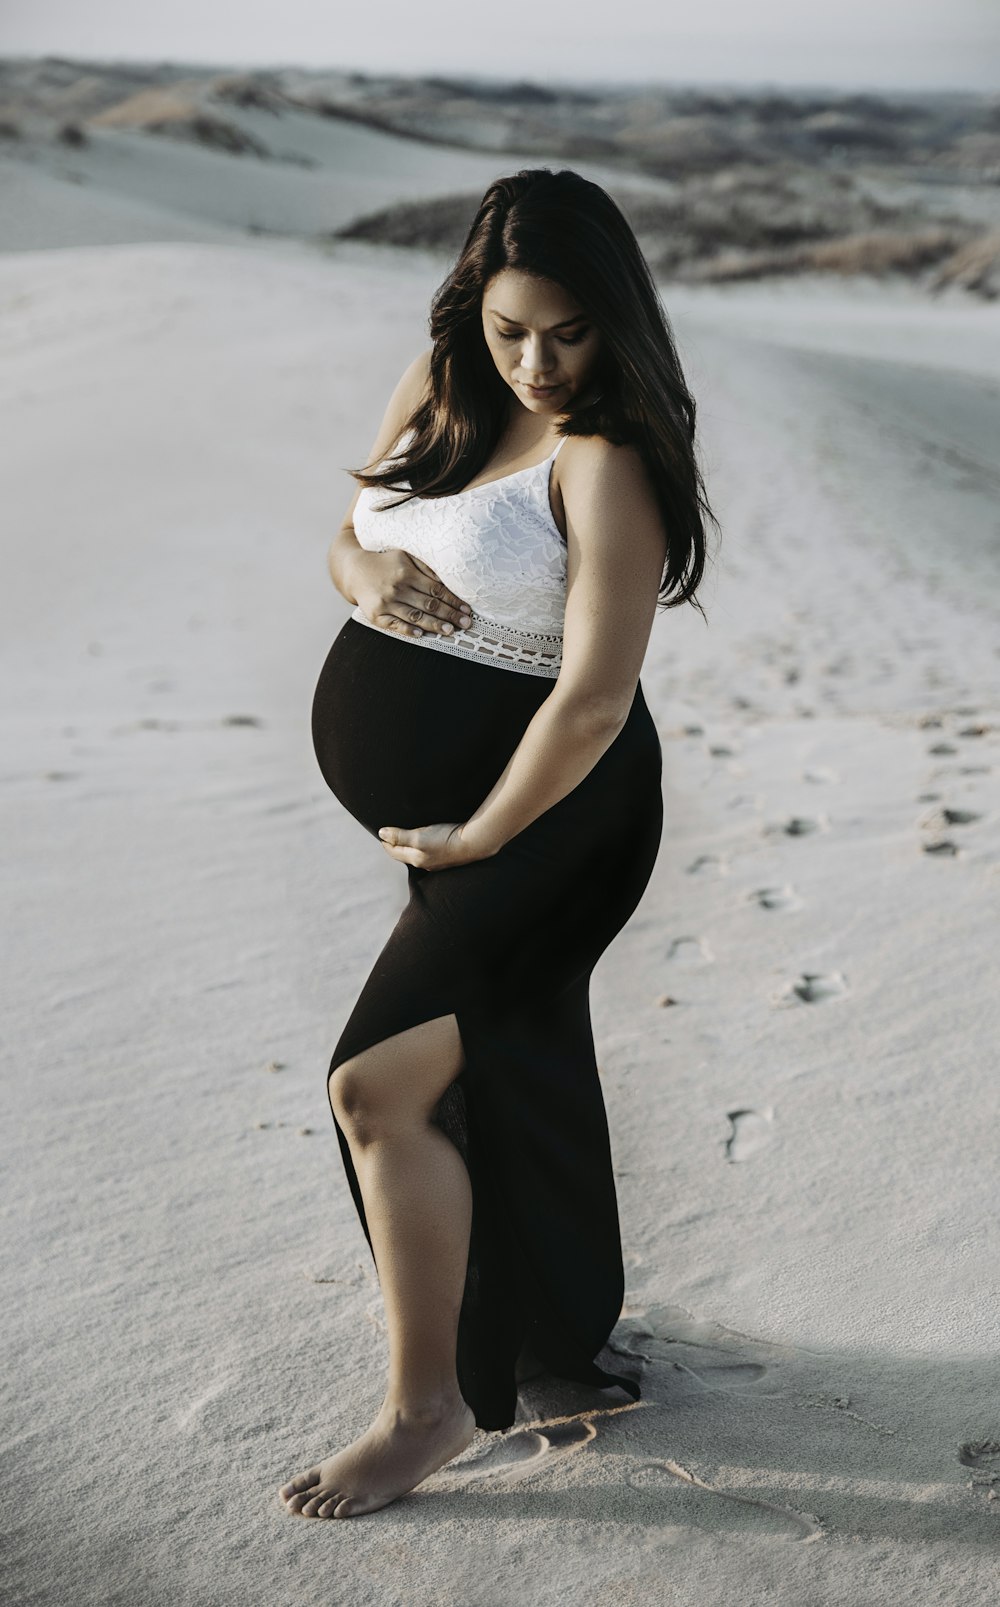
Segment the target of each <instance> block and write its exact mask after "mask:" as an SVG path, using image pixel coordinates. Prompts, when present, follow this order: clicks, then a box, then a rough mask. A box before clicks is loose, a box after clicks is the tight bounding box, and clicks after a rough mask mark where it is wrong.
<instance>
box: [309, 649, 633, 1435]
mask: <svg viewBox="0 0 1000 1607" xmlns="http://www.w3.org/2000/svg"><path fill="white" fill-rule="evenodd" d="M554 685H555V682H554V681H553V680H551V679H548V678H546V677H543V676H537V675H530V674H526V673H523V672H521V671H516V670H510V669H504V668H501V667H500V666H498V665H496V664H491V663H488V662H485V661H484V662H482V663H480V662H478V661H477V660H475V659H470V658H465V657H462V656H460V655H458V654H453V653H451V652H449V651H448V650H447V649H441V648H427V647H421V646H420V645H419V644H418V643H415V642H412V641H407V640H405V639H403V638H401V637H399V636H395V635H393V634H392V633H391V632H387V631H380V630H375V629H373V628H372V627H370V626H368V625H363V624H361V623H359V622H358V621H357V620H353V619H348V620H347V621H346V622H345V624H344V625H343V627H342V629H341V630H340V632H339V634H338V635H337V637H336V639H335V641H334V643H333V646H332V647H331V649H330V651H329V653H328V655H327V658H326V661H325V662H324V664H323V668H322V670H321V672H320V677H319V681H318V683H317V686H316V690H315V694H314V698H313V706H312V736H313V744H314V747H315V751H316V757H317V760H318V762H319V767H320V770H321V772H322V774H323V777H324V779H325V780H326V782H327V784H328V786H329V787H330V789H331V790H332V792H333V793H334V795H335V796H336V797H337V799H338V800H339V801H340V803H341V804H343V806H344V808H345V809H347V810H348V811H349V812H350V813H351V814H352V815H353V816H354V818H355V819H356V820H357V821H358V822H359V823H360V824H361V825H362V826H363V827H364V828H365V830H366V831H368V832H370V833H371V834H372V836H373V837H374V838H375V840H376V842H378V836H377V834H378V829H379V827H380V826H387V825H391V826H403V827H407V828H410V827H415V826H426V825H434V824H436V823H437V822H440V821H464V820H466V819H468V817H469V815H471V814H472V813H473V812H474V811H475V810H476V809H477V808H478V807H479V805H480V804H481V803H482V802H483V800H484V798H485V797H486V796H487V794H488V793H489V792H490V791H491V790H492V788H493V786H494V785H495V783H496V781H497V780H498V778H499V776H500V775H501V773H502V772H503V770H504V769H505V768H506V765H507V762H508V760H509V759H510V757H511V754H512V753H513V752H514V749H515V748H516V747H517V745H518V743H519V742H520V740H521V737H522V735H523V733H524V731H525V728H526V727H527V725H528V723H529V721H530V720H531V718H532V716H533V715H534V713H535V711H536V709H538V708H539V706H540V705H541V704H542V703H543V702H544V701H545V699H546V698H547V697H548V696H549V694H550V693H551V691H552V689H553V687H554ZM661 764H662V754H661V749H660V742H659V738H658V735H657V731H656V727H655V725H654V723H653V719H652V716H651V715H650V712H649V709H648V708H647V706H646V700H645V698H644V696H643V692H642V686H641V682H640V684H639V685H638V686H637V687H636V692H635V696H634V699H633V702H632V707H631V710H630V712H629V716H628V719H627V721H626V723H625V725H624V727H623V728H622V730H621V731H620V732H619V734H618V736H617V737H616V738H615V740H614V741H613V742H612V743H611V745H610V747H609V748H608V749H607V751H606V752H605V753H604V754H603V755H602V757H601V758H600V759H599V760H598V762H597V764H596V765H595V766H594V768H593V769H592V770H591V771H590V772H589V774H588V775H587V776H585V777H584V779H583V780H582V781H581V782H580V783H579V785H578V786H576V787H575V788H574V789H573V790H572V792H570V793H568V794H567V795H566V797H565V798H562V799H561V800H560V801H559V802H558V803H557V804H555V805H553V806H552V807H551V808H550V809H547V810H546V811H545V812H544V813H543V814H542V815H540V816H539V817H538V818H537V819H536V820H534V821H532V822H531V824H530V825H528V826H527V827H526V828H525V829H524V830H523V831H521V832H519V833H518V834H517V836H515V837H513V838H511V839H510V841H509V842H507V843H506V844H505V845H504V847H503V848H502V849H501V850H500V851H499V852H498V853H497V854H495V855H493V856H492V857H491V858H489V859H484V860H477V861H474V862H473V863H471V864H467V865H454V866H449V867H448V868H446V869H443V870H437V871H429V870H423V869H421V868H419V867H417V866H412V865H407V866H406V867H405V868H406V872H407V877H408V882H409V898H408V902H407V904H406V906H405V908H404V909H403V912H402V914H401V915H400V917H399V919H398V920H397V922H396V925H395V926H394V928H393V930H392V931H391V932H390V934H389V937H388V939H387V941H386V943H385V946H384V947H383V949H382V950H381V952H380V954H379V955H378V958H377V959H376V961H375V964H374V966H373V967H372V969H371V971H370V973H369V975H368V978H367V980H366V982H365V984H364V986H363V988H362V990H361V993H360V995H359V996H358V999H357V1002H356V1004H355V1006H354V1009H353V1011H352V1012H351V1015H350V1017H349V1019H348V1021H347V1024H346V1026H345V1027H344V1030H343V1032H342V1033H341V1036H340V1039H339V1041H338V1043H337V1045H336V1048H335V1049H334V1052H333V1058H332V1060H331V1062H330V1068H329V1072H330V1074H332V1073H333V1072H334V1071H335V1070H336V1068H337V1067H338V1066H339V1065H341V1064H342V1063H343V1062H344V1061H346V1060H348V1059H350V1058H351V1057H352V1056H354V1055H358V1054H361V1053H363V1052H364V1051H365V1050H366V1049H369V1048H371V1047H372V1045H373V1044H376V1043H378V1042H380V1041H381V1040H382V1039H384V1038H388V1037H392V1036H394V1035H395V1034H396V1033H399V1032H403V1031H405V1030H406V1029H407V1028H409V1027H414V1026H417V1025H419V1024H421V1023H422V1022H425V1021H430V1020H434V1019H435V1018H436V1017H438V1016H442V1015H449V1014H454V1016H455V1017H456V1020H457V1023H458V1030H459V1034H460V1037H461V1042H462V1050H463V1069H462V1071H461V1073H460V1074H459V1075H458V1077H457V1078H456V1079H455V1080H454V1081H453V1082H452V1083H451V1085H450V1087H449V1088H448V1089H446V1091H445V1093H444V1095H443V1096H442V1098H441V1099H440V1100H439V1102H438V1104H437V1105H436V1106H435V1109H434V1112H433V1116H432V1120H433V1121H434V1123H435V1125H436V1126H438V1127H439V1128H440V1129H441V1130H442V1131H443V1132H444V1133H445V1134H446V1135H447V1136H448V1137H449V1138H450V1139H451V1140H452V1142H453V1143H454V1144H455V1146H456V1147H457V1149H458V1150H459V1152H460V1154H461V1155H462V1157H463V1159H464V1161H465V1164H466V1166H467V1168H468V1171H469V1177H470V1182H471V1187H472V1231H471V1239H470V1246H469V1261H468V1269H467V1274H466V1280H465V1288H464V1293H463V1297H462V1306H461V1311H460V1315H459V1325H458V1345H457V1356H456V1368H457V1374H458V1382H459V1387H460V1389H461V1392H462V1395H463V1397H464V1398H465V1400H466V1401H467V1402H468V1404H469V1405H470V1406H471V1408H472V1410H473V1412H474V1413H475V1418H476V1423H477V1426H478V1427H479V1428H482V1429H505V1428H508V1427H510V1425H511V1424H512V1423H513V1422H514V1418H515V1412H516V1406H517V1385H516V1382H515V1364H516V1361H517V1357H518V1354H519V1351H520V1350H521V1348H522V1346H524V1347H526V1348H527V1349H528V1350H529V1351H531V1352H532V1353H533V1354H534V1355H535V1356H536V1357H538V1359H539V1361H541V1362H542V1363H543V1365H544V1366H545V1368H546V1370H547V1371H549V1372H551V1373H553V1374H556V1375H558V1376H560V1377H563V1378H568V1379H574V1380H578V1381H580V1382H582V1383H587V1384H594V1385H597V1386H598V1387H600V1388H607V1387H609V1386H612V1385H618V1386H620V1387H621V1388H623V1389H624V1390H626V1391H627V1392H628V1394H629V1395H631V1396H632V1398H633V1399H638V1398H639V1394H640V1391H639V1386H638V1384H637V1383H636V1382H635V1380H634V1379H632V1378H630V1377H628V1376H626V1375H622V1374H618V1373H611V1372H607V1371H605V1370H604V1369H602V1368H601V1367H599V1366H598V1365H597V1363H596V1361H595V1357H596V1356H597V1353H598V1352H599V1351H600V1350H601V1349H602V1348H603V1346H604V1345H605V1343H606V1342H607V1340H608V1338H609V1336H610V1334H611V1331H612V1329H613V1328H614V1326H615V1323H616V1322H617V1321H618V1318H619V1316H620V1315H621V1308H622V1300H623V1297H624V1272H623V1266H622V1250H621V1238H620V1230H619V1220H618V1207H617V1199H616V1194H615V1184H614V1174H613V1170H612V1164H611V1149H610V1142H609V1134H608V1125H607V1115H606V1111H605V1106H604V1100H603V1095H602V1091H601V1084H600V1078H599V1074H598V1070H597V1062H596V1059H595V1051H594V1038H593V1032H592V1028H591V1020H590V1002H589V985H590V976H591V972H592V971H593V968H594V966H595V964H596V962H597V960H598V959H599V957H600V955H601V954H602V953H603V951H604V950H605V949H606V948H607V946H608V944H609V943H610V942H611V940H612V938H614V936H615V935H616V933H618V932H619V931H620V930H621V928H622V927H623V926H624V925H625V923H626V921H627V920H628V918H629V916H630V915H631V913H632V911H633V910H634V909H635V907H636V905H637V904H638V902H639V900H640V898H641V896H642V894H643V891H644V889H645V887H646V885H647V883H648V881H649V877H650V875H651V873H652V870H653V865H654V862H655V860H656V855H657V850H658V848H659V843H660V834H661V830H662V824H663V802H662V792H661V786H660V778H661ZM378 852H379V853H384V850H383V849H382V847H381V845H379V847H378ZM328 1087H329V1084H328ZM331 1111H332V1106H331ZM334 1123H335V1126H336V1129H337V1136H338V1139H339V1142H340V1150H341V1155H342V1157H343V1163H344V1167H345V1170H346V1173H347V1179H348V1183H349V1185H350V1189H351V1193H352V1195H353V1198H354V1203H355V1206H356V1208H357V1211H358V1215H359V1217H360V1220H361V1226H362V1228H363V1230H364V1233H365V1237H366V1238H367V1240H368V1245H369V1249H371V1248H372V1243H371V1234H370V1233H369V1230H368V1224H367V1220H366V1217H365V1208H364V1202H363V1199H362V1196H361V1190H360V1187H359V1183H358V1177H357V1173H356V1171H355V1168H354V1164H353V1161H352V1158H351V1152H350V1149H349V1147H348V1143H347V1139H346V1136H345V1134H344V1131H343V1129H342V1128H341V1126H340V1124H339V1122H337V1119H336V1116H335V1115H334ZM373 1259H374V1252H373ZM376 1275H377V1267H376Z"/></svg>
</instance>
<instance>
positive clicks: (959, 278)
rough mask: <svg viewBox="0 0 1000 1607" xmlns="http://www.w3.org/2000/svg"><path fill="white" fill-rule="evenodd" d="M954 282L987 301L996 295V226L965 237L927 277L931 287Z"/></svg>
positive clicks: (999, 253) (999, 291)
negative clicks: (972, 238) (935, 270)
mask: <svg viewBox="0 0 1000 1607" xmlns="http://www.w3.org/2000/svg"><path fill="white" fill-rule="evenodd" d="M946 285H957V286H959V288H960V289H962V290H972V291H975V293H976V294H977V295H979V296H983V297H984V298H985V299H986V300H987V301H994V300H996V298H997V296H1000V229H994V230H992V231H991V232H990V233H989V234H981V235H979V236H978V237H977V238H976V239H975V240H967V241H966V242H965V244H964V245H962V246H959V248H958V250H957V251H955V252H954V253H953V254H952V255H951V256H950V257H948V258H947V260H946V261H945V262H942V264H941V266H940V267H939V269H938V271H937V273H936V274H935V275H934V277H933V279H932V280H931V289H932V290H943V289H944V288H945V286H946Z"/></svg>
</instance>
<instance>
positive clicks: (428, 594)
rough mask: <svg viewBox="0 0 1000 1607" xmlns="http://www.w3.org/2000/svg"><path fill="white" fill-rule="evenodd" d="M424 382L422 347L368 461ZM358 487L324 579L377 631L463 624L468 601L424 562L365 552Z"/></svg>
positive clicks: (400, 553) (393, 437) (379, 452)
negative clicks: (357, 524) (357, 527)
mask: <svg viewBox="0 0 1000 1607" xmlns="http://www.w3.org/2000/svg"><path fill="white" fill-rule="evenodd" d="M429 382H430V351H429V350H428V351H426V352H422V353H421V355H420V356H419V357H417V358H415V360H414V361H413V362H412V363H411V364H410V366H409V368H408V369H407V370H406V372H405V373H404V374H403V376H402V378H401V379H400V381H399V384H398V385H397V386H396V389H395V390H394V391H393V393H392V396H391V397H390V398H389V405H388V407H387V408H386V410H385V416H384V418H383V420H382V423H381V425H380V427H379V432H378V434H377V436H376V437H375V441H374V443H373V445H372V449H371V452H370V454H369V456H368V460H367V461H368V462H369V463H380V462H381V461H382V459H383V458H384V457H386V456H387V455H388V453H389V451H390V450H391V448H392V447H393V446H395V444H396V442H397V441H398V440H399V437H400V436H401V434H402V433H403V430H404V428H405V427H406V423H407V420H408V419H409V418H410V416H411V414H412V413H413V410H414V408H415V407H417V405H418V404H419V402H420V401H421V400H422V399H423V396H424V395H425V393H426V390H427V388H428V386H429ZM361 489H362V488H361V486H358V487H357V488H356V489H355V492H354V496H353V497H352V498H351V502H350V505H349V507H348V509H347V512H346V514H345V515H344V519H343V522H342V524H341V526H340V529H339V530H338V532H337V534H336V535H335V536H334V538H333V541H332V542H331V544H330V551H329V554H328V558H327V566H328V568H329V571H330V578H331V580H332V581H333V584H334V585H335V586H336V588H337V590H338V591H339V592H340V594H341V596H342V597H345V598H346V599H347V601H348V602H349V603H353V604H354V605H355V606H359V607H360V608H361V609H362V611H363V612H364V613H365V614H366V615H367V617H368V618H369V619H371V620H373V621H376V622H377V623H378V624H380V625H381V626H382V627H383V629H386V630H395V631H398V632H400V633H401V634H403V635H415V636H420V635H422V634H423V632H424V631H425V630H435V631H441V630H442V627H443V626H448V627H450V628H451V627H455V626H458V625H459V624H460V623H462V622H463V621H464V622H465V623H466V624H468V623H469V620H470V618H471V610H470V609H469V607H468V605H467V604H466V602H465V601H464V599H463V598H461V597H457V596H456V595H455V593H454V592H453V591H451V590H450V589H449V588H448V587H447V586H446V585H445V584H444V582H443V581H442V580H441V579H440V577H439V576H438V575H436V574H435V573H434V570H433V569H431V567H430V565H429V564H425V563H423V562H422V560H420V559H417V558H413V557H412V556H411V555H410V553H408V552H405V551H404V550H403V549H402V548H399V547H390V548H388V549H387V550H386V551H385V552H368V551H367V550H366V549H365V548H364V547H362V545H361V543H360V542H359V541H358V538H357V536H356V534H355V531H354V523H353V520H354V510H355V508H356V507H357V505H358V498H359V497H360V495H361ZM445 634H448V632H447V631H446V632H445Z"/></svg>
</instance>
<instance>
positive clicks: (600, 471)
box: [553, 435, 651, 512]
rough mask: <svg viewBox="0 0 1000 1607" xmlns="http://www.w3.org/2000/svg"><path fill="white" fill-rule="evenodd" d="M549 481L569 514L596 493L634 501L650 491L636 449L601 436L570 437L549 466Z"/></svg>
mask: <svg viewBox="0 0 1000 1607" xmlns="http://www.w3.org/2000/svg"><path fill="white" fill-rule="evenodd" d="M553 480H554V481H555V482H556V484H557V485H558V488H559V492H560V495H561V497H562V500H563V502H564V503H565V504H566V505H567V506H568V507H569V509H570V511H571V512H572V511H573V510H574V508H575V506H576V505H577V504H584V503H586V501H587V499H588V498H591V497H593V496H594V495H595V494H596V493H598V492H599V493H601V495H602V496H605V497H616V496H617V497H623V498H626V499H629V500H631V499H634V498H636V497H642V496H643V495H644V494H647V493H648V492H649V491H650V490H651V484H650V479H649V471H648V469H647V466H646V461H645V459H644V457H643V455H642V452H641V451H640V449H639V447H638V446H636V445H635V444H634V443H632V442H626V443H623V444H618V443H616V442H614V441H609V440H608V439H607V438H606V437H605V436H603V435H571V436H569V437H568V438H567V440H566V445H565V446H564V447H563V449H562V451H561V452H560V453H559V456H558V457H557V458H556V461H555V465H554V467H553Z"/></svg>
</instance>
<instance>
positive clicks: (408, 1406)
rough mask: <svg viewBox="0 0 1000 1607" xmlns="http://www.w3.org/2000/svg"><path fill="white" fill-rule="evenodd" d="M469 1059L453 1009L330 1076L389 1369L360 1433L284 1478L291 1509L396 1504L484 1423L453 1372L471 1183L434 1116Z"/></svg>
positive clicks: (329, 1512) (343, 1510) (339, 1512)
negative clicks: (379, 1300) (367, 1237)
mask: <svg viewBox="0 0 1000 1607" xmlns="http://www.w3.org/2000/svg"><path fill="white" fill-rule="evenodd" d="M462 1063H463V1062H462V1045H461V1039H460V1037H459V1034H458V1026H457V1023H456V1021H455V1017H454V1016H453V1015H449V1016H438V1017H437V1018H436V1019H435V1020H433V1021H428V1022H423V1023H421V1025H420V1026H417V1027H411V1028H410V1029H409V1030H408V1031H406V1032H401V1033H396V1034H395V1035H394V1036H393V1037H391V1038H386V1039H383V1041H382V1042H381V1043H378V1044H376V1045H374V1046H373V1048H371V1049H369V1050H367V1051H366V1052H365V1053H364V1054H363V1055H358V1056H356V1057H355V1058H354V1059H352V1060H349V1061H345V1062H344V1064H343V1065H341V1066H339V1067H338V1068H337V1070H336V1072H335V1073H334V1074H333V1076H332V1078H331V1080H330V1097H331V1101H333V1103H334V1108H335V1110H336V1112H337V1119H338V1121H339V1122H340V1124H341V1126H342V1127H343V1129H344V1132H345V1134H346V1135H347V1139H348V1143H349V1144H350V1148H351V1156H352V1159H353V1160H354V1164H355V1167H356V1169H357V1173H358V1181H359V1183H360V1185H361V1193H362V1198H363V1200H364V1205H365V1216H366V1218H367V1221H368V1228H369V1232H370V1233H371V1236H372V1246H373V1249H374V1254H375V1264H376V1267H377V1269H378V1276H379V1283H380V1286H381V1289H382V1293H383V1298H384V1300H385V1310H386V1322H387V1327H388V1337H389V1373H388V1382H387V1385H386V1394H385V1399H384V1400H383V1402H382V1405H381V1407H380V1409H379V1412H378V1414H377V1416H376V1417H375V1420H374V1422H373V1423H372V1424H371V1426H370V1427H369V1428H368V1429H367V1430H366V1431H365V1433H364V1434H362V1435H361V1436H360V1438H359V1439H356V1440H354V1441H353V1442H352V1443H351V1444H350V1445H348V1446H347V1447H345V1449H344V1450H342V1451H339V1452H337V1453H336V1454H335V1455H332V1456H330V1457H327V1458H326V1459H325V1460H324V1461H322V1462H320V1463H318V1464H317V1465H316V1466H315V1467H312V1468H310V1469H308V1470H307V1471H306V1472H305V1473H302V1474H300V1475H299V1476H298V1477H297V1478H294V1479H292V1480H290V1481H289V1483H288V1484H285V1485H283V1486H282V1488H281V1491H280V1494H281V1498H282V1500H283V1501H284V1502H285V1505H286V1507H287V1508H288V1510H289V1511H291V1512H296V1513H300V1514H301V1515H302V1516H304V1517H319V1518H329V1517H335V1518H347V1517H355V1516H357V1515H358V1514H360V1513H363V1512H374V1511H375V1510H376V1509H377V1508H378V1507H383V1506H387V1505H388V1504H389V1502H390V1501H394V1500H395V1499H396V1498H397V1496H400V1495H402V1494H404V1493H405V1492H406V1491H407V1490H412V1489H413V1487H414V1485H416V1484H419V1483H420V1481H421V1480H422V1479H425V1478H427V1476H428V1474H430V1473H433V1472H434V1470H435V1469H436V1468H439V1467H441V1466H443V1464H444V1463H445V1462H448V1461H450V1460H451V1458H452V1457H453V1456H457V1455H458V1453H459V1452H460V1451H462V1450H464V1448H465V1447H466V1446H467V1445H468V1444H469V1443H470V1441H471V1440H472V1437H473V1435H474V1433H475V1418H474V1416H473V1413H472V1411H471V1409H470V1408H469V1406H468V1405H467V1404H466V1402H465V1401H464V1400H463V1398H462V1395H461V1392H460V1390H459V1387H458V1377H457V1374H456V1371H455V1354H456V1345H457V1336H458V1315H459V1310H460V1308H461V1302H462V1292H463V1289H464V1287H465V1274H466V1269H467V1265H468V1256H469V1233H470V1228H471V1223H472V1188H471V1184H470V1181H469V1174H468V1170H467V1168H466V1165H465V1162H464V1161H463V1159H462V1157H461V1155H460V1154H459V1152H458V1150H457V1149H456V1148H455V1146H454V1144H452V1142H451V1140H450V1139H448V1138H446V1137H445V1135H444V1133H442V1132H441V1131H440V1129H439V1128H437V1127H435V1126H433V1125H432V1123H431V1122H430V1120H429V1117H430V1112H431V1111H432V1110H433V1108H434V1106H435V1104H436V1103H437V1101H438V1099H439V1098H440V1097H441V1094H442V1093H443V1092H444V1090H445V1088H447V1086H448V1084H449V1083H450V1082H452V1081H453V1080H454V1078H455V1077H456V1076H457V1075H458V1073H459V1072H460V1071H461V1069H462Z"/></svg>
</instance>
